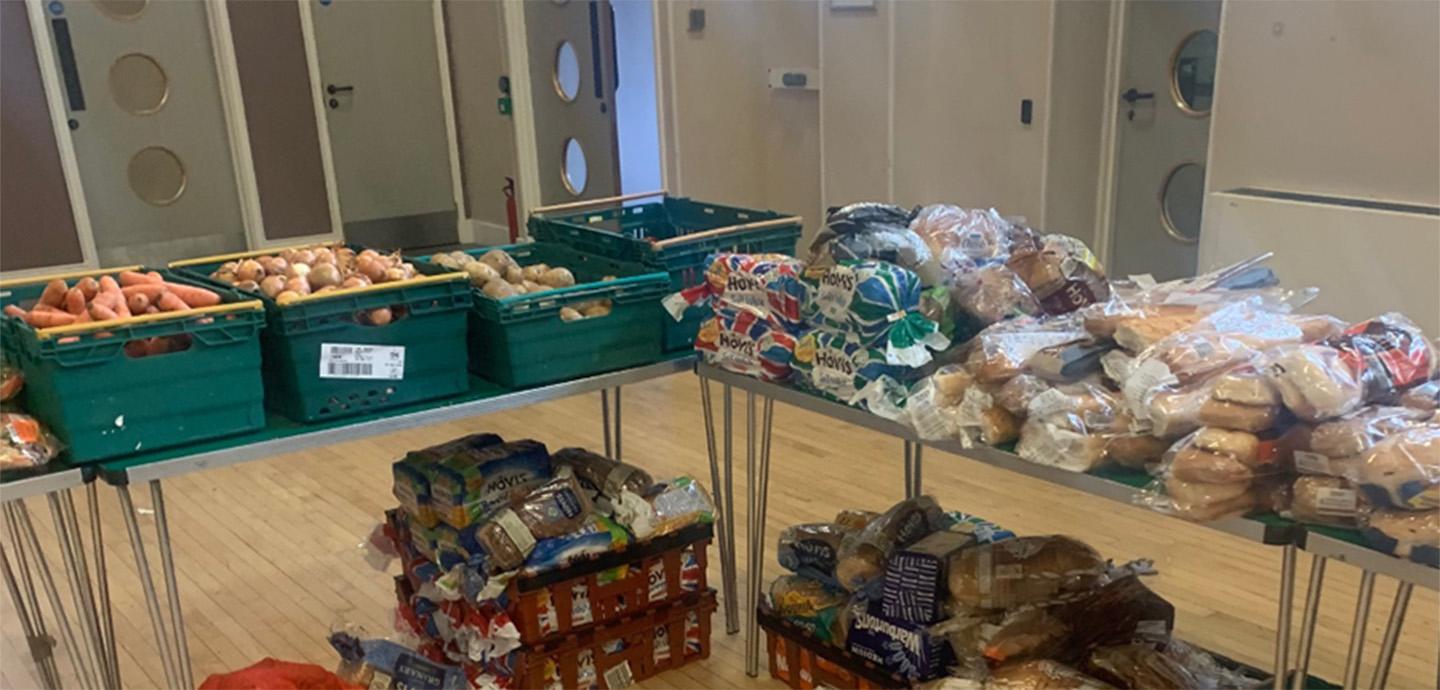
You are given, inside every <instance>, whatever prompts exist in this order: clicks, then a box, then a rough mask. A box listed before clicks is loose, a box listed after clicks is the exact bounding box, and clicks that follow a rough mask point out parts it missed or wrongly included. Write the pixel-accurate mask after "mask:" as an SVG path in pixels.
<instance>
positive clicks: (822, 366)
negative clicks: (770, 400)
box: [791, 328, 918, 419]
mask: <svg viewBox="0 0 1440 690" xmlns="http://www.w3.org/2000/svg"><path fill="white" fill-rule="evenodd" d="M791 368H792V369H793V370H794V376H793V379H792V380H793V381H794V383H796V384H797V385H799V386H800V387H802V388H805V389H808V390H811V391H814V392H816V393H820V394H822V395H825V396H828V397H830V398H833V399H835V400H839V401H841V402H844V403H847V404H850V405H855V406H857V407H864V408H866V409H868V410H870V411H871V412H873V413H875V414H878V415H880V416H882V417H885V418H886V419H898V418H900V417H901V416H902V415H903V414H904V413H903V410H902V408H903V407H904V406H905V398H906V397H907V395H908V390H907V389H906V388H905V386H902V385H900V384H901V382H902V381H907V380H910V379H912V378H914V377H915V376H916V375H917V374H918V372H917V371H916V370H914V369H912V368H910V367H906V366H901V365H896V364H890V363H888V362H887V361H886V356H885V353H884V351H882V350H880V349H878V348H875V347H866V346H865V345H862V344H861V343H860V342H859V341H858V340H856V339H855V338H854V337H852V336H851V335H850V334H848V333H846V332H843V331H836V330H831V329H828V328H815V329H812V330H810V331H807V332H806V333H805V334H804V335H802V336H800V337H799V338H798V339H797V340H796V341H795V356H794V359H792V360H791Z"/></svg>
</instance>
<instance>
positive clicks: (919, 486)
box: [910, 441, 925, 497]
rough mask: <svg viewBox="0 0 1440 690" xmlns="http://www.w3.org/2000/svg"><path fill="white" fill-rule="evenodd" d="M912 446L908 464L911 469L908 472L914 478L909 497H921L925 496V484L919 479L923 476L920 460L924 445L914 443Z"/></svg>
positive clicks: (922, 464) (923, 464)
mask: <svg viewBox="0 0 1440 690" xmlns="http://www.w3.org/2000/svg"><path fill="white" fill-rule="evenodd" d="M912 445H914V447H915V450H914V451H913V452H912V453H911V457H910V464H911V465H912V467H913V468H912V469H911V470H910V475H911V476H912V477H914V478H915V486H914V487H912V488H911V490H910V495H911V497H916V496H923V495H924V494H925V482H924V480H923V479H922V478H921V477H922V476H923V472H922V470H923V469H924V466H925V463H924V462H923V460H922V452H923V451H924V450H925V444H923V443H920V442H919V441H916V442H915V443H914V444H912Z"/></svg>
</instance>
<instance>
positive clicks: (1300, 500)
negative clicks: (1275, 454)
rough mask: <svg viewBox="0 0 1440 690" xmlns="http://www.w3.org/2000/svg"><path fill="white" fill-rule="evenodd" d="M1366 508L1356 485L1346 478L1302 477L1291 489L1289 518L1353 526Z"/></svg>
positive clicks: (1306, 521)
mask: <svg viewBox="0 0 1440 690" xmlns="http://www.w3.org/2000/svg"><path fill="white" fill-rule="evenodd" d="M1363 508H1364V505H1363V503H1362V502H1361V501H1360V497H1359V493H1358V492H1357V491H1356V490H1355V485H1354V484H1352V483H1351V482H1350V480H1348V479H1345V478H1343V477H1325V476H1320V475H1311V476H1304V477H1299V478H1297V479H1296V480H1295V486H1294V488H1292V489H1291V499H1290V518H1291V519H1293V520H1295V521H1297V522H1305V523H1309V524H1312V525H1331V526H1334V527H1354V526H1355V525H1356V521H1357V519H1358V518H1359V516H1360V512H1361V510H1362V509H1363Z"/></svg>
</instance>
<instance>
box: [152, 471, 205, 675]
mask: <svg viewBox="0 0 1440 690" xmlns="http://www.w3.org/2000/svg"><path fill="white" fill-rule="evenodd" d="M150 501H151V503H152V504H153V505H154V508H155V535H156V537H158V540H159V541H158V543H159V544H160V569H161V572H163V573H165V596H166V598H167V599H169V600H170V624H171V626H173V628H174V630H173V632H174V633H175V654H176V656H177V658H178V660H179V664H178V665H177V666H176V670H178V671H179V673H180V680H181V682H183V683H184V684H185V687H187V688H193V687H195V678H194V674H193V673H192V672H191V670H190V643H189V641H188V640H187V639H186V634H185V615H184V613H183V612H182V610H181V606H180V587H179V585H178V583H177V582H176V578H175V556H174V554H173V553H172V552H171V549H170V522H169V521H168V520H166V518H165V495H164V493H162V492H161V490H160V481H159V480H152V481H151V482H150Z"/></svg>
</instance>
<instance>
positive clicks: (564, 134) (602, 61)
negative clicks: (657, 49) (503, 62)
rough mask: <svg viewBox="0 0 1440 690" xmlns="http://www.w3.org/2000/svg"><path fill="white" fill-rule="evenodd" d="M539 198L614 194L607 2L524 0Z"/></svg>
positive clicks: (616, 166) (616, 177) (561, 199)
mask: <svg viewBox="0 0 1440 690" xmlns="http://www.w3.org/2000/svg"><path fill="white" fill-rule="evenodd" d="M525 31H526V34H527V36H526V38H527V42H526V43H527V49H528V51H529V57H530V91H531V100H532V102H533V104H534V109H535V113H534V117H535V146H536V153H537V156H538V157H539V169H540V196H541V198H540V200H539V203H537V204H534V205H536V206H540V205H544V204H554V203H561V202H565V201H574V200H575V199H593V198H598V197H607V196H614V195H616V194H619V193H620V167H619V160H620V159H619V155H618V153H617V151H618V148H617V144H616V141H617V140H616V131H615V89H616V82H617V75H616V69H615V66H616V62H615V57H614V56H615V46H614V37H615V33H614V15H613V13H612V11H611V8H610V3H609V2H602V1H597V0H544V1H543V2H542V1H539V0H537V1H535V2H527V3H525Z"/></svg>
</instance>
